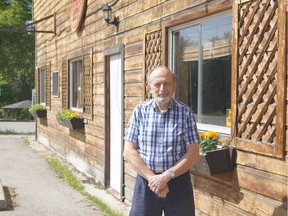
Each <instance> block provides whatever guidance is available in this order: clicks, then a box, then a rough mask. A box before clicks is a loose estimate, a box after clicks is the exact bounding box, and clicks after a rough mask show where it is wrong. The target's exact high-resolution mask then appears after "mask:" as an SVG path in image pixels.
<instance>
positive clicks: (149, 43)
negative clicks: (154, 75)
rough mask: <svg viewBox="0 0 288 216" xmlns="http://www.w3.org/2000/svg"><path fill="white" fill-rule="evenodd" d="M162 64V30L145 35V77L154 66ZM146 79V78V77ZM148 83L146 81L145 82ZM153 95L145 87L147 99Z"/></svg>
mask: <svg viewBox="0 0 288 216" xmlns="http://www.w3.org/2000/svg"><path fill="white" fill-rule="evenodd" d="M161 64H162V32H161V30H158V31H154V32H150V33H147V34H146V35H145V78H146V75H147V73H149V72H150V71H151V70H152V69H153V68H155V67H157V66H159V65H161ZM145 81H146V79H145ZM145 83H146V82H145ZM148 98H151V95H150V94H149V92H148V91H147V89H145V99H148Z"/></svg>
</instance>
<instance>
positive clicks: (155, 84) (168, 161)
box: [124, 66, 199, 216]
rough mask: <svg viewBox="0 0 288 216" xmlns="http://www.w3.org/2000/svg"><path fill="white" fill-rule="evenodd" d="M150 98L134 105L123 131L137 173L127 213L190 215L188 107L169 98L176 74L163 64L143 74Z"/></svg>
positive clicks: (195, 148) (192, 129)
mask: <svg viewBox="0 0 288 216" xmlns="http://www.w3.org/2000/svg"><path fill="white" fill-rule="evenodd" d="M147 87H148V89H149V90H150V93H151V94H152V96H153V100H149V101H146V102H144V103H141V104H139V105H138V106H137V107H136V108H135V109H134V110H133V113H132V116H131V119H130V121H129V124H128V128H127V131H126V134H125V138H124V139H125V147H124V157H125V159H126V160H127V161H128V162H129V163H130V164H131V166H132V167H133V168H134V169H135V171H136V172H137V174H138V175H137V178H136V183H135V188H134V195H133V200H132V206H131V211H130V216H158V215H159V216H161V215H162V213H163V211H164V213H165V216H188V215H189V216H191V215H195V207H194V198H193V191H192V185H191V179H190V174H189V169H190V168H191V166H192V165H193V164H195V163H196V162H197V161H198V160H199V136H198V133H197V128H196V123H195V119H194V116H193V113H192V110H191V109H190V108H189V107H188V106H186V105H185V104H183V103H181V102H179V101H177V100H175V99H174V98H173V95H174V92H175V90H176V80H175V75H174V73H173V72H172V71H170V70H169V69H168V68H167V67H165V66H159V67H157V68H155V69H154V70H153V71H151V73H150V74H149V75H148V77H147Z"/></svg>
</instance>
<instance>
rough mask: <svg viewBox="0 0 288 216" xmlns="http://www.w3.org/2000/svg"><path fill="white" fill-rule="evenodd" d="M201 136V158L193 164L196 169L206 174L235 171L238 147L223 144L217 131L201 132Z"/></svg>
mask: <svg viewBox="0 0 288 216" xmlns="http://www.w3.org/2000/svg"><path fill="white" fill-rule="evenodd" d="M199 136H200V160H199V161H198V162H197V163H196V164H195V165H194V166H193V168H194V170H196V171H198V172H201V173H203V174H206V175H216V174H220V173H225V172H231V171H233V169H234V165H235V159H236V149H234V148H230V147H227V146H223V145H222V143H221V141H220V140H219V135H218V133H216V132H215V131H208V132H206V133H201V134H199Z"/></svg>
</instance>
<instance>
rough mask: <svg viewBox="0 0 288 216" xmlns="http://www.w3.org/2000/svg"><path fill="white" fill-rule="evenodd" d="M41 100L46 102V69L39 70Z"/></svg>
mask: <svg viewBox="0 0 288 216" xmlns="http://www.w3.org/2000/svg"><path fill="white" fill-rule="evenodd" d="M39 81H40V82H39V102H40V103H45V102H46V74H45V70H44V69H40V72H39Z"/></svg>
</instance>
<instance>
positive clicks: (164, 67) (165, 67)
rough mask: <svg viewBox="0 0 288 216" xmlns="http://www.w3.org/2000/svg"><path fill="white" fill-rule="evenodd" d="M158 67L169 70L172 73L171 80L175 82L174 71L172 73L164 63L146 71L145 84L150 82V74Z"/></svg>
mask: <svg viewBox="0 0 288 216" xmlns="http://www.w3.org/2000/svg"><path fill="white" fill-rule="evenodd" d="M159 68H163V69H166V70H167V71H169V72H170V73H171V75H172V78H173V80H174V81H175V82H176V76H175V73H173V72H172V71H171V70H170V69H169V68H168V67H167V66H165V65H159V66H157V67H155V68H153V69H152V70H151V71H149V72H148V73H147V76H146V81H147V84H148V83H150V81H151V80H150V77H151V74H152V73H153V72H154V71H155V70H157V69H159Z"/></svg>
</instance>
